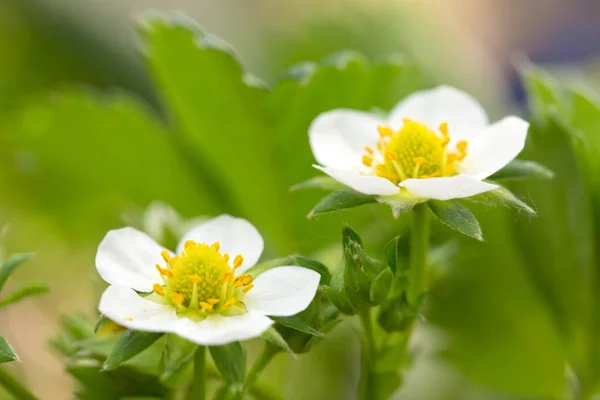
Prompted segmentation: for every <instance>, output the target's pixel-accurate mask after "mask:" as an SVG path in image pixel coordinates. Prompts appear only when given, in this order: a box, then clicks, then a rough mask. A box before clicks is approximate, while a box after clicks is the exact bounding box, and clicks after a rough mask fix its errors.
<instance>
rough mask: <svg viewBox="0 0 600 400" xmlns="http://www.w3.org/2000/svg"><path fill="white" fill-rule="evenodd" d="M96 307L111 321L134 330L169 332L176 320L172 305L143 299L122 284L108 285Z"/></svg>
mask: <svg viewBox="0 0 600 400" xmlns="http://www.w3.org/2000/svg"><path fill="white" fill-rule="evenodd" d="M98 309H99V310H100V312H101V313H102V315H104V316H105V317H107V318H108V319H110V320H111V321H114V322H116V323H117V324H119V325H122V326H124V327H126V328H129V329H133V330H136V331H146V332H169V327H170V326H172V325H173V324H174V323H175V321H176V320H177V315H176V313H175V309H173V308H172V307H169V306H165V305H162V304H157V303H154V302H152V301H149V300H145V299H144V298H142V297H141V296H140V295H139V294H137V293H136V292H135V291H134V290H132V289H130V288H127V287H123V286H115V285H112V286H109V287H108V288H107V289H106V290H105V291H104V293H103V294H102V297H101V298H100V304H99V306H98Z"/></svg>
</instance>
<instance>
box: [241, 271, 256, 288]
mask: <svg viewBox="0 0 600 400" xmlns="http://www.w3.org/2000/svg"><path fill="white" fill-rule="evenodd" d="M240 278H242V285H244V286H246V285H249V284H250V283H252V281H253V279H252V275H250V274H246V275H242V276H240Z"/></svg>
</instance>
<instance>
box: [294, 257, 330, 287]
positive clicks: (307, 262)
mask: <svg viewBox="0 0 600 400" xmlns="http://www.w3.org/2000/svg"><path fill="white" fill-rule="evenodd" d="M290 260H291V262H292V263H294V264H296V265H299V266H301V267H304V268H308V269H312V270H313V271H315V272H318V273H319V275H321V280H320V284H321V285H329V282H330V281H331V272H329V269H328V268H327V267H326V266H325V265H324V264H323V263H321V262H319V261H317V260H313V259H312V258H308V257H304V256H301V255H297V254H294V255H291V256H290Z"/></svg>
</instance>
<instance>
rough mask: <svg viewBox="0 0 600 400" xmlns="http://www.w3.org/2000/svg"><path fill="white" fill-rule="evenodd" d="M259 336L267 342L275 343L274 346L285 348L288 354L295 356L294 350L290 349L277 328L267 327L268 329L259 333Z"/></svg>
mask: <svg viewBox="0 0 600 400" xmlns="http://www.w3.org/2000/svg"><path fill="white" fill-rule="evenodd" d="M260 337H261V338H263V339H265V340H266V341H268V342H269V343H271V344H273V345H275V346H276V347H278V348H280V349H282V350H285V351H286V352H287V353H288V354H289V355H290V356H292V357H294V358H296V354H294V351H293V350H292V348H291V347H290V345H289V344H288V342H286V341H285V339H284V338H283V337H282V336H281V334H280V333H279V332H277V329H275V328H273V327H272V326H271V327H269V329H267V330H266V331H264V332H263V334H262V335H260Z"/></svg>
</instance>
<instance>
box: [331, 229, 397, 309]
mask: <svg viewBox="0 0 600 400" xmlns="http://www.w3.org/2000/svg"><path fill="white" fill-rule="evenodd" d="M342 244H343V249H344V261H345V266H344V285H343V292H344V293H345V294H346V296H347V298H348V300H349V301H350V303H351V304H352V310H353V312H356V311H358V310H361V309H363V308H367V307H373V306H375V305H377V304H379V303H378V302H374V301H373V299H372V285H373V284H374V282H375V280H376V278H377V277H378V276H379V275H380V274H381V273H382V271H384V270H387V271H389V272H390V275H388V276H392V275H393V274H392V273H391V270H390V269H389V268H388V267H387V266H386V265H384V264H383V263H381V262H380V261H379V260H376V259H374V258H372V257H371V256H369V255H368V254H367V253H366V252H365V251H364V249H363V245H362V240H361V239H360V236H359V235H358V234H357V233H356V232H354V231H353V230H352V228H350V227H349V226H346V227H344V229H343V231H342ZM384 276H385V275H384ZM377 285H378V288H377V289H375V292H374V296H375V298H376V299H378V300H379V292H380V291H381V290H382V289H385V288H384V287H382V286H384V283H383V282H378V283H377ZM388 289H389V286H388ZM334 296H335V295H334ZM340 311H342V310H341V309H340Z"/></svg>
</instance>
